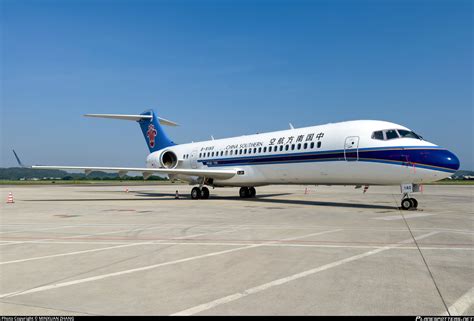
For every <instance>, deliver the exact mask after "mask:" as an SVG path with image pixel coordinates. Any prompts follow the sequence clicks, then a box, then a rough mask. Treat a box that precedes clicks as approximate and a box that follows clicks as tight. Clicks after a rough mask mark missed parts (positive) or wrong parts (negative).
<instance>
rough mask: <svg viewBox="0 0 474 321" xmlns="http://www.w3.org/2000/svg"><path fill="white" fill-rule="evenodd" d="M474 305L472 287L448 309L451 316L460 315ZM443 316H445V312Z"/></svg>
mask: <svg viewBox="0 0 474 321" xmlns="http://www.w3.org/2000/svg"><path fill="white" fill-rule="evenodd" d="M473 304H474V287H472V288H471V289H470V290H469V291H467V292H466V293H465V294H464V295H463V296H462V297H460V298H459V299H458V300H457V301H456V302H454V303H453V304H452V305H451V306H450V307H449V309H448V310H449V313H450V314H451V315H462V314H463V313H464V312H466V311H467V309H469V308H470V307H471V306H472V305H473ZM444 315H447V313H446V312H445V313H444Z"/></svg>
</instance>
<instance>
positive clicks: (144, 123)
mask: <svg viewBox="0 0 474 321" xmlns="http://www.w3.org/2000/svg"><path fill="white" fill-rule="evenodd" d="M140 115H151V116H152V118H142V119H140V120H139V121H138V123H139V124H140V128H141V129H142V132H143V136H144V137H145V140H146V142H147V145H148V148H149V149H150V153H152V152H156V151H157V150H160V149H163V148H166V147H169V146H174V145H176V144H175V143H174V142H172V141H171V140H170V139H169V138H168V136H167V135H166V134H165V132H164V131H163V128H162V127H161V125H160V122H159V118H158V117H156V115H155V113H154V112H153V110H151V109H150V110H147V111H144V112H143V113H141V114H140Z"/></svg>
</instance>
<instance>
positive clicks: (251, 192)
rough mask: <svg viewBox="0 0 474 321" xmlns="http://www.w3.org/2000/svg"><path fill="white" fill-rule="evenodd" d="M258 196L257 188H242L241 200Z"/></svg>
mask: <svg viewBox="0 0 474 321" xmlns="http://www.w3.org/2000/svg"><path fill="white" fill-rule="evenodd" d="M256 195H257V191H256V190H255V187H241V188H240V190H239V196H240V198H254V197H255V196H256Z"/></svg>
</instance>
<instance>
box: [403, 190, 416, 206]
mask: <svg viewBox="0 0 474 321" xmlns="http://www.w3.org/2000/svg"><path fill="white" fill-rule="evenodd" d="M417 208H418V201H417V200H416V199H414V198H410V195H408V193H405V194H403V198H402V209H404V210H411V209H413V210H416V209H417Z"/></svg>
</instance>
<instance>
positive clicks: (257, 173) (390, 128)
mask: <svg viewBox="0 0 474 321" xmlns="http://www.w3.org/2000/svg"><path fill="white" fill-rule="evenodd" d="M85 116H87V117H99V118H112V119H122V120H132V121H136V122H138V124H139V125H140V127H141V129H142V132H143V134H144V136H145V140H146V142H147V144H148V148H149V150H150V154H149V155H148V157H147V158H146V167H144V168H130V167H82V166H32V168H38V169H71V170H84V171H85V173H86V174H88V173H90V172H92V171H115V172H118V174H119V175H121V176H123V175H125V174H126V173H127V172H141V173H142V175H143V176H144V178H145V179H147V178H148V177H149V176H151V175H152V174H168V176H169V177H170V178H171V179H173V178H178V179H180V180H184V181H187V182H189V183H190V185H198V187H194V188H193V189H192V191H191V197H192V198H193V199H207V198H209V189H208V188H207V187H206V185H207V186H211V187H240V193H239V194H240V197H242V198H248V197H255V196H256V190H255V187H258V186H264V185H270V184H298V185H300V184H303V185H309V184H312V185H356V188H359V187H361V186H363V185H364V186H365V188H366V189H367V188H368V186H369V185H400V186H401V193H402V194H403V196H402V201H401V207H402V208H403V209H410V208H413V209H415V208H417V206H418V202H417V201H416V199H414V198H412V197H410V193H414V192H419V191H420V184H423V183H428V182H433V181H437V180H440V179H443V178H446V177H448V176H450V175H451V174H452V173H454V172H455V171H456V170H457V169H459V159H458V158H457V157H456V156H455V155H454V154H453V153H451V152H450V151H448V150H446V149H443V148H440V147H439V146H437V145H435V144H433V143H430V142H428V141H426V140H424V139H423V138H422V137H421V136H419V135H417V134H415V133H414V132H413V131H411V130H410V129H408V128H406V127H403V126H401V125H397V124H394V123H390V122H386V121H376V120H355V121H346V122H340V123H333V124H326V125H320V126H312V127H305V128H293V126H292V125H290V129H288V130H282V131H276V132H270V133H262V134H255V135H248V136H240V137H232V138H225V139H212V140H209V141H203V142H197V143H194V142H193V143H189V144H179V145H177V144H175V143H173V142H172V141H171V140H170V139H169V138H168V136H167V135H166V134H165V132H164V131H163V129H162V127H161V126H160V124H161V125H168V126H177V124H176V123H174V122H172V121H169V120H166V119H163V118H159V117H157V116H156V115H155V113H154V112H153V110H148V111H145V112H143V113H142V114H140V115H115V114H88V115H85Z"/></svg>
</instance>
